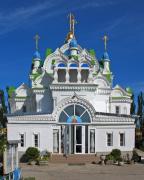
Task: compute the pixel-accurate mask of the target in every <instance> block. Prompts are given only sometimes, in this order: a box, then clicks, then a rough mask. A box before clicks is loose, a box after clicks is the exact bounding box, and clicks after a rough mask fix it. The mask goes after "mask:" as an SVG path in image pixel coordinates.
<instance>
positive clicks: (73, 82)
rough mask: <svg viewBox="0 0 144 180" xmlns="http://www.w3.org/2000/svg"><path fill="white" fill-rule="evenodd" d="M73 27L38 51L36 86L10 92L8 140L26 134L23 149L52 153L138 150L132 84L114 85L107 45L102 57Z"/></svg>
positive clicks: (34, 72)
mask: <svg viewBox="0 0 144 180" xmlns="http://www.w3.org/2000/svg"><path fill="white" fill-rule="evenodd" d="M74 23H75V19H74V16H73V15H70V32H69V33H68V35H67V37H66V41H65V43H64V44H63V45H62V46H61V47H60V48H57V49H56V50H55V51H54V52H51V51H49V52H48V53H47V57H46V58H45V60H44V61H42V59H41V56H40V53H39V50H38V39H39V37H38V36H36V52H35V53H34V56H33V61H32V69H31V73H30V81H31V86H27V85H26V84H24V83H23V84H21V85H20V86H19V87H18V88H16V89H15V90H13V93H11V96H10V97H9V104H10V109H11V113H10V114H8V115H7V118H8V124H7V129H8V140H21V143H20V144H19V147H18V150H19V152H25V151H26V149H27V148H28V147H37V148H38V149H39V150H40V151H44V150H47V151H49V152H52V154H55V153H56V154H86V153H87V154H90V153H100V154H101V153H108V152H110V151H111V150H112V149H116V148H117V149H120V150H121V151H122V152H132V151H133V148H134V144H135V124H134V118H133V117H132V116H131V115H130V107H131V102H132V101H131V96H132V93H131V90H130V88H126V89H123V88H122V87H120V86H119V85H116V86H114V87H113V73H112V72H111V69H110V58H109V55H108V53H107V49H106V41H107V37H106V36H104V42H105V51H104V54H103V56H102V58H101V59H100V60H98V59H97V57H96V56H95V54H94V52H93V51H90V52H89V51H88V50H86V49H83V48H82V47H81V46H80V45H79V44H78V42H77V40H76V38H75V35H74Z"/></svg>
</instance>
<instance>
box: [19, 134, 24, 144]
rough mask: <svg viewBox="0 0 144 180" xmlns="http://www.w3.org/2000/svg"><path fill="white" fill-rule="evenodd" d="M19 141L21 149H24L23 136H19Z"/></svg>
mask: <svg viewBox="0 0 144 180" xmlns="http://www.w3.org/2000/svg"><path fill="white" fill-rule="evenodd" d="M20 141H21V142H20V145H21V147H24V134H20Z"/></svg>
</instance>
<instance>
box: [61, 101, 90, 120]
mask: <svg viewBox="0 0 144 180" xmlns="http://www.w3.org/2000/svg"><path fill="white" fill-rule="evenodd" d="M59 122H63V123H89V122H90V115H89V113H88V110H87V109H86V108H85V107H83V106H82V105H77V104H72V105H70V106H68V107H66V108H65V109H64V110H63V111H62V112H61V114H60V116H59Z"/></svg>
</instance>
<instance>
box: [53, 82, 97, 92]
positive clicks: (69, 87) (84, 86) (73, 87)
mask: <svg viewBox="0 0 144 180" xmlns="http://www.w3.org/2000/svg"><path fill="white" fill-rule="evenodd" d="M50 89H51V90H55V91H62V90H63V91H81V90H84V91H96V89H97V85H96V84H88V83H81V84H77V83H69V84H68V83H67V84H66V83H56V84H52V85H50Z"/></svg>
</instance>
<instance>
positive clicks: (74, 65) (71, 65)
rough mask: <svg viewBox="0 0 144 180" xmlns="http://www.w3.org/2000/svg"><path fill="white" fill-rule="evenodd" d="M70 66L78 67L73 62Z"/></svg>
mask: <svg viewBox="0 0 144 180" xmlns="http://www.w3.org/2000/svg"><path fill="white" fill-rule="evenodd" d="M70 67H78V65H77V64H75V63H73V64H70Z"/></svg>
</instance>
